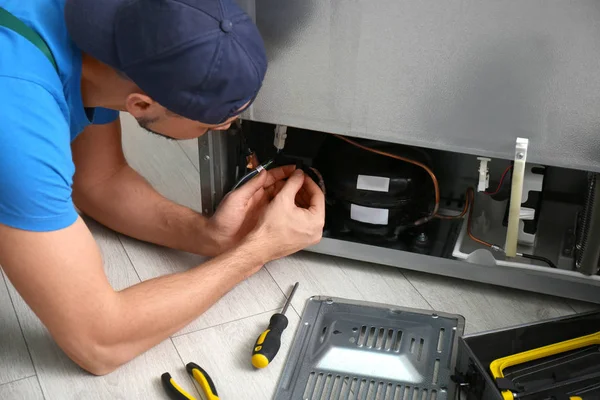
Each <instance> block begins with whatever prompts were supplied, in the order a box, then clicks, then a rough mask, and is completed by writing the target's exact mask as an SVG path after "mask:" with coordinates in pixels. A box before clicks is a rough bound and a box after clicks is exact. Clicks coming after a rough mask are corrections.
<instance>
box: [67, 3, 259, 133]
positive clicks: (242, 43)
mask: <svg viewBox="0 0 600 400" xmlns="http://www.w3.org/2000/svg"><path fill="white" fill-rule="evenodd" d="M65 20H66V24H67V28H68V30H69V34H70V36H71V38H72V40H73V42H74V43H75V44H76V45H77V47H79V48H80V49H81V50H82V51H83V52H85V53H87V54H89V55H90V56H92V57H94V58H96V59H98V60H99V61H101V62H103V63H105V64H107V65H109V66H111V67H113V68H115V69H116V70H119V71H121V72H123V73H124V74H125V75H127V76H128V77H129V78H130V79H131V80H132V81H133V82H135V83H136V84H137V85H138V86H139V87H140V89H142V90H143V91H144V92H145V93H146V94H147V95H148V96H150V97H152V98H153V99H154V100H156V101H157V102H158V103H160V104H161V105H163V106H164V107H165V108H167V109H168V110H169V111H171V112H174V113H176V114H179V115H181V116H183V117H186V118H189V119H192V120H195V121H200V122H204V123H207V124H220V123H222V122H224V121H226V120H227V119H229V118H231V117H233V116H235V115H238V114H239V112H240V111H239V110H240V109H241V108H242V106H243V105H244V104H246V103H252V102H253V101H254V99H255V98H256V95H257V94H258V91H259V89H260V87H261V85H262V82H263V79H264V77H265V74H266V71H267V57H266V52H265V48H264V43H263V40H262V38H261V35H260V33H259V31H258V29H257V27H256V25H255V24H254V22H253V21H252V19H251V18H250V17H249V16H248V15H247V14H246V12H245V11H244V10H243V9H241V8H240V7H239V6H238V5H237V4H236V3H235V0H67V2H66V5H65Z"/></svg>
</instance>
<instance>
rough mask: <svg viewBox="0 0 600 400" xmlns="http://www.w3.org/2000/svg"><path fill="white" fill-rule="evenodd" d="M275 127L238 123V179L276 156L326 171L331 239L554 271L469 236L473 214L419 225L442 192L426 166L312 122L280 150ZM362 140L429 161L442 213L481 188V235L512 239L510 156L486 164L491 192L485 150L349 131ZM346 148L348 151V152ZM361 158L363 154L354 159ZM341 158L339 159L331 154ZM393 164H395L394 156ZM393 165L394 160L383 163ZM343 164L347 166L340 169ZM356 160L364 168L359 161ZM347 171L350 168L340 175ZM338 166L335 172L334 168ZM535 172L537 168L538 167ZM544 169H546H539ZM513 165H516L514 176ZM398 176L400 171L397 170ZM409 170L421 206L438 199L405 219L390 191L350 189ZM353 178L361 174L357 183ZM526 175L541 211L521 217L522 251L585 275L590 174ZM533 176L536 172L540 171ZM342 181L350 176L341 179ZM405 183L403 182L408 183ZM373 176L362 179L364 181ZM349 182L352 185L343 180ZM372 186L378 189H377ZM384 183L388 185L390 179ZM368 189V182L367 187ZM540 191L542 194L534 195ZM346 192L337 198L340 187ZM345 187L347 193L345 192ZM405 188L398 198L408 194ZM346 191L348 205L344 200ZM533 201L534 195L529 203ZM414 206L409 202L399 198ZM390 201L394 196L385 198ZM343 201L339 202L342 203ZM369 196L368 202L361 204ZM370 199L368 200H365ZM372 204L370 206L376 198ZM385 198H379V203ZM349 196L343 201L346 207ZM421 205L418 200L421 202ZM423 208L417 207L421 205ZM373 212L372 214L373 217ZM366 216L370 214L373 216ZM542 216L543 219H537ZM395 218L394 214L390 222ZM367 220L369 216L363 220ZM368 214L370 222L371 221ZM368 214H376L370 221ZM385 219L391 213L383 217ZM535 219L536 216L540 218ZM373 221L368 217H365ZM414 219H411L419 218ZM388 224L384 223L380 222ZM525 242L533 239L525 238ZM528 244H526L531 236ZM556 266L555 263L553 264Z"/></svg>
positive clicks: (476, 217)
mask: <svg viewBox="0 0 600 400" xmlns="http://www.w3.org/2000/svg"><path fill="white" fill-rule="evenodd" d="M275 129H276V126H275V125H273V124H263V123H257V122H248V121H244V122H243V125H242V128H241V129H240V130H239V135H240V139H239V147H238V149H239V152H238V155H237V159H238V163H237V165H236V168H235V170H236V173H235V176H234V177H232V179H231V180H232V181H233V182H237V181H238V180H239V179H240V178H241V177H242V176H243V175H244V174H245V173H247V172H248V171H250V170H251V168H252V162H254V165H258V164H259V163H263V162H265V161H266V160H270V159H277V157H278V156H282V157H283V158H282V160H283V161H281V160H280V162H283V163H290V164H294V163H296V164H297V165H301V166H303V167H305V169H306V170H308V169H313V168H316V170H317V171H318V172H319V171H320V172H319V176H318V177H319V178H324V179H323V180H324V182H323V183H324V188H325V191H326V199H327V217H326V225H325V230H324V237H325V238H331V239H338V240H343V241H346V242H354V243H362V244H367V245H373V246H376V247H383V248H388V249H394V250H399V251H408V252H412V253H419V254H424V255H428V256H434V257H441V258H447V259H457V260H463V261H465V262H469V263H474V264H479V265H485V266H502V267H509V268H525V269H528V268H529V269H533V270H535V269H539V268H550V265H549V263H548V262H545V261H540V260H539V259H538V260H535V259H531V258H523V257H510V258H508V257H506V256H505V255H504V254H503V253H502V252H499V251H494V250H493V249H490V248H489V247H486V246H484V245H481V244H480V243H478V242H476V241H475V240H472V239H471V238H470V237H469V235H467V222H468V218H467V217H468V212H467V213H466V214H465V215H464V218H455V219H442V218H433V219H431V220H429V221H428V222H427V223H424V224H422V225H420V226H418V227H410V226H408V225H410V224H407V223H406V222H407V221H406V218H412V221H414V220H416V219H419V218H421V219H422V218H423V217H424V216H427V215H428V213H429V211H430V210H431V207H432V205H431V200H432V199H433V197H434V196H433V193H434V192H433V189H432V185H431V184H432V182H431V177H430V176H429V175H428V174H427V173H425V172H424V171H422V170H420V168H419V167H414V166H412V167H414V168H413V169H405V170H401V168H402V166H401V163H402V161H396V160H389V158H388V157H385V156H381V155H377V154H375V155H373V154H371V153H369V152H368V151H366V150H362V149H357V148H353V146H352V145H351V144H348V143H347V142H345V141H344V139H348V138H344V137H341V136H338V135H331V134H327V133H323V132H316V131H308V130H303V129H294V128H286V137H287V139H286V143H285V148H284V150H283V151H282V153H281V154H278V153H277V151H276V149H275V147H274V146H273V132H274V131H275ZM349 139H351V140H352V141H353V142H354V143H358V144H362V145H364V146H367V147H369V148H372V149H375V150H386V151H387V152H388V153H392V154H400V155H402V156H404V157H406V158H410V159H412V160H417V161H419V162H421V163H423V164H427V165H428V166H430V169H431V171H432V172H433V173H434V175H435V177H436V179H437V183H438V185H439V196H440V200H439V210H438V213H439V214H441V215H451V216H457V215H460V214H461V213H463V212H464V211H465V202H466V201H468V200H469V193H468V192H467V189H468V188H472V189H473V191H472V192H471V193H472V194H473V200H474V209H473V215H472V220H471V228H472V235H473V236H475V237H476V238H479V239H481V240H483V241H484V242H488V243H492V244H495V245H498V246H499V247H503V246H504V245H505V241H506V236H507V229H508V227H507V225H508V223H507V212H508V206H509V198H510V193H511V177H512V170H511V166H512V165H511V164H512V163H511V161H510V160H501V159H490V161H489V162H488V165H487V167H488V168H489V171H488V179H489V181H488V185H487V188H486V189H485V192H480V191H477V186H478V177H479V176H478V175H479V167H480V160H479V159H478V157H477V156H476V155H470V154H459V153H454V152H449V151H442V150H437V149H425V148H416V147H409V146H402V145H398V144H392V143H384V142H377V141H370V140H364V139H359V138H349ZM344 155H347V156H346V157H344ZM357 156H359V157H360V159H358V160H356V159H355V157H357ZM332 159H333V161H332ZM388 161H390V162H388ZM382 162H388V163H387V164H386V165H376V164H378V163H382ZM332 164H335V165H340V164H343V165H342V168H338V167H337V166H332ZM357 164H359V166H358V167H357ZM341 169H347V170H348V173H347V174H345V173H341V172H340V170H341ZM332 170H333V172H332ZM532 171H535V172H536V174H533V173H532ZM538 171H542V172H543V175H541V176H539V177H538V175H539V174H540V172H538ZM507 172H509V173H508V174H507ZM394 174H395V175H394ZM402 174H404V175H405V176H407V177H408V178H407V179H406V181H412V183H413V185H414V186H415V187H424V188H425V189H424V191H425V192H426V193H425V194H422V193H421V194H419V193H417V191H415V192H413V194H414V196H415V199H414V202H413V203H423V204H425V203H428V202H429V203H430V204H428V207H421V210H420V212H418V211H417V212H412V214H411V210H410V209H409V208H408V206H407V207H406V208H405V209H407V210H408V211H407V214H408V215H410V216H409V217H405V220H403V221H402V222H400V223H398V222H397V221H398V219H400V220H401V219H402V218H403V216H394V214H393V212H394V211H393V210H392V206H390V203H389V198H388V199H383V200H381V199H382V197H381V196H377V193H374V196H371V197H370V198H369V195H370V193H367V191H365V190H355V191H354V193H351V194H348V193H349V192H350V190H351V189H359V188H358V186H357V187H356V188H349V185H348V182H351V183H352V184H355V185H358V184H359V183H357V178H356V176H357V175H358V176H359V181H360V177H364V176H365V175H366V176H368V177H369V176H373V175H382V176H387V177H389V176H392V177H393V176H396V177H398V179H396V180H397V181H399V182H400V181H402V179H401V177H402V176H403V175H402ZM351 177H353V179H354V181H352V180H351ZM525 177H526V181H525V183H524V194H523V202H524V204H525V202H526V201H527V204H526V205H527V206H528V207H534V209H533V210H532V209H529V212H530V213H532V215H531V216H530V218H529V220H528V221H526V222H524V221H523V220H521V221H520V228H519V230H520V231H521V234H520V236H519V239H520V240H519V244H518V247H517V252H518V253H522V254H530V255H532V256H535V257H543V258H544V259H547V260H549V261H550V262H551V266H552V267H557V268H556V272H557V273H559V274H567V275H568V274H579V272H577V271H576V270H575V268H574V265H575V231H576V229H577V216H578V213H580V212H581V211H582V209H583V206H584V203H585V190H586V173H585V172H584V171H576V170H566V169H562V168H552V167H545V166H538V165H535V164H527V165H526V175H525ZM532 177H533V178H532ZM338 181H342V182H343V183H342V184H339V183H338ZM400 183H402V182H400ZM364 184H365V182H363V185H364ZM377 184H378V182H377V181H376V180H375V181H373V182H366V185H367V187H366V188H367V189H371V190H374V191H378V190H379V189H378V188H377V187H376V186H377ZM393 184H394V178H392V179H391V180H388V181H387V185H388V186H387V187H386V189H387V190H388V191H389V192H390V193H391V192H393V190H394V188H393ZM344 185H345V186H344ZM369 185H371V186H370V187H368V186H369ZM384 185H385V183H384ZM360 189H365V187H364V186H363V187H361V188H360ZM528 189H532V190H534V189H535V190H536V191H537V192H536V193H533V191H532V192H531V194H530V193H529V192H528ZM334 191H335V192H337V193H334V194H338V196H337V198H335V199H334V195H332V192H334ZM340 192H341V193H342V194H341V195H339V193H340ZM400 192H401V191H400V190H398V193H399V194H398V196H399V198H400V197H401V196H402V195H403V194H404V193H400ZM343 196H346V197H344V198H343V199H342V200H343V201H341V202H340V198H342V197H343ZM536 196H537V197H536ZM528 199H529V200H531V201H529V200H528ZM405 200H406V203H407V204H408V203H409V201H408V200H407V199H400V200H399V202H400V201H405ZM386 201H387V203H386ZM336 202H337V203H336ZM360 202H363V203H362V204H361V203H360ZM365 202H367V203H365ZM369 202H370V203H369ZM378 202H379V204H377V203H378ZM341 203H343V205H340V204H341ZM382 204H383V205H384V206H388V208H390V210H389V211H388V210H384V211H385V212H386V213H387V214H386V215H383V217H382V215H381V214H378V212H379V209H378V208H377V207H378V205H379V206H381V205H382ZM417 208H418V207H417ZM413 211H414V210H413ZM369 213H370V214H369ZM365 215H366V217H365ZM534 215H535V218H534ZM386 217H387V219H386ZM394 217H397V218H398V219H397V220H396V223H397V227H396V229H395V231H394V230H393V229H388V228H387V227H384V226H382V224H383V223H385V222H388V224H389V225H390V226H391V225H392V221H393V218H394ZM361 218H362V219H361ZM364 218H366V220H365V219H364ZM369 218H370V219H371V220H370V221H369ZM382 218H383V219H382ZM534 219H535V221H534ZM365 221H367V222H366V223H365ZM412 221H408V222H412ZM378 223H379V225H378ZM525 223H527V224H529V225H528V226H529V230H530V231H531V229H532V228H531V226H533V231H534V232H535V235H534V234H530V233H525V230H526V229H524V228H523V226H524V224H525ZM521 239H524V240H521ZM522 242H523V243H525V244H523V243H522ZM553 269H554V268H553Z"/></svg>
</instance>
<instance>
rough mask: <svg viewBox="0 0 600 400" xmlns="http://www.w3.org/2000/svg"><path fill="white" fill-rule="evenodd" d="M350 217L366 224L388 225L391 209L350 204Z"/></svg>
mask: <svg viewBox="0 0 600 400" xmlns="http://www.w3.org/2000/svg"><path fill="white" fill-rule="evenodd" d="M350 218H352V219H353V220H355V221H359V222H364V223H366V224H374V225H387V224H388V218H389V210H386V209H384V208H371V207H363V206H359V205H356V204H351V205H350Z"/></svg>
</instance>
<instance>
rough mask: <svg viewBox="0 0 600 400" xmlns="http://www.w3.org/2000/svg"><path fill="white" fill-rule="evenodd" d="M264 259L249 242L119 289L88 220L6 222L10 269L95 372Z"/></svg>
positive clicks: (2, 249) (187, 317)
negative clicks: (29, 228)
mask: <svg viewBox="0 0 600 400" xmlns="http://www.w3.org/2000/svg"><path fill="white" fill-rule="evenodd" d="M262 263H263V260H261V259H260V258H259V256H258V253H256V252H255V250H254V249H253V247H252V244H251V243H247V244H243V245H240V246H239V247H238V248H237V249H234V250H233V251H231V252H228V253H227V254H224V255H221V256H218V257H216V258H214V259H212V260H210V261H208V262H206V263H205V264H202V265H201V266H198V267H196V268H193V269H190V270H188V271H186V272H182V273H177V274H173V275H167V276H162V277H158V278H155V279H151V280H148V281H145V282H142V283H140V284H137V285H135V286H132V287H129V288H127V289H125V290H122V291H120V292H116V291H114V290H113V289H112V288H111V286H110V285H109V283H108V281H107V278H106V276H105V274H104V270H103V266H102V259H101V256H100V253H99V250H98V248H97V246H96V244H95V242H94V239H93V237H92V236H91V234H90V232H89V231H88V229H87V227H86V225H85V223H84V222H83V221H82V220H78V221H77V222H76V223H75V224H74V225H72V226H71V227H69V228H66V229H63V230H61V231H57V232H43V233H38V232H26V231H20V230H16V229H12V228H8V227H6V226H3V225H0V264H1V265H2V267H3V269H4V271H5V273H6V275H7V276H8V278H9V279H10V280H11V282H12V283H13V284H14V286H15V287H16V289H17V290H18V291H19V293H20V294H21V296H22V297H23V298H24V299H25V301H26V302H27V303H28V304H29V306H30V307H31V308H32V310H33V311H34V312H35V313H36V315H37V316H38V317H39V318H40V319H41V321H42V322H43V323H44V325H45V326H46V327H47V328H48V330H49V332H50V333H51V335H52V336H53V338H54V339H55V340H56V342H57V343H58V345H59V346H60V347H61V348H62V349H63V350H64V351H65V353H66V354H67V355H68V356H69V357H70V358H71V359H73V360H74V361H75V362H76V363H78V364H79V365H80V366H81V367H83V368H84V369H86V370H88V371H90V372H91V373H94V374H105V373H108V372H110V371H112V370H113V369H115V368H116V367H118V366H119V365H121V364H123V363H125V362H127V361H128V360H130V359H132V358H133V357H135V356H136V355H138V354H140V353H141V352H144V351H145V350H147V349H149V348H151V347H153V346H154V345H156V344H157V343H159V342H161V341H162V340H164V339H165V338H167V337H168V336H169V335H171V334H173V333H175V332H176V331H178V330H179V329H181V328H182V327H184V326H185V325H186V324H188V323H189V322H191V321H192V320H193V319H195V318H196V317H198V316H199V315H200V314H202V313H203V312H204V311H205V310H206V309H207V308H209V307H210V306H211V305H212V304H213V303H214V302H215V301H217V300H218V299H219V298H220V297H221V296H223V295H224V294H225V293H226V292H228V291H229V290H231V289H232V288H233V287H234V286H235V285H236V284H237V283H239V282H240V281H242V280H243V279H245V278H246V277H248V276H249V275H251V274H252V273H254V272H256V271H257V270H258V269H259V268H260V266H261V265H262Z"/></svg>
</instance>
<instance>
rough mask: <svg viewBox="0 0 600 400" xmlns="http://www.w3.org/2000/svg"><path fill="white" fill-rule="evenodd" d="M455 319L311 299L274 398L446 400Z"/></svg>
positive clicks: (458, 327)
mask: <svg viewBox="0 0 600 400" xmlns="http://www.w3.org/2000/svg"><path fill="white" fill-rule="evenodd" d="M463 329H464V319H463V318H462V317H461V316H457V315H447V314H439V313H433V312H432V311H424V310H414V309H406V308H398V307H394V306H389V305H382V304H373V303H365V302H356V301H350V300H344V299H332V298H324V297H313V298H311V299H309V301H308V302H307V305H306V309H305V310H304V313H303V318H302V321H301V325H300V327H299V328H298V331H297V332H296V336H295V338H294V343H293V346H292V349H291V351H290V355H289V356H288V360H287V362H286V366H285V368H284V371H283V374H282V377H281V379H280V382H279V385H278V388H277V392H276V395H275V399H286V400H289V399H292V400H445V399H448V398H449V393H448V391H449V388H448V385H449V379H450V374H451V366H452V365H453V362H454V359H453V350H454V348H455V346H456V341H457V339H458V336H459V335H460V334H462V331H463Z"/></svg>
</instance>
